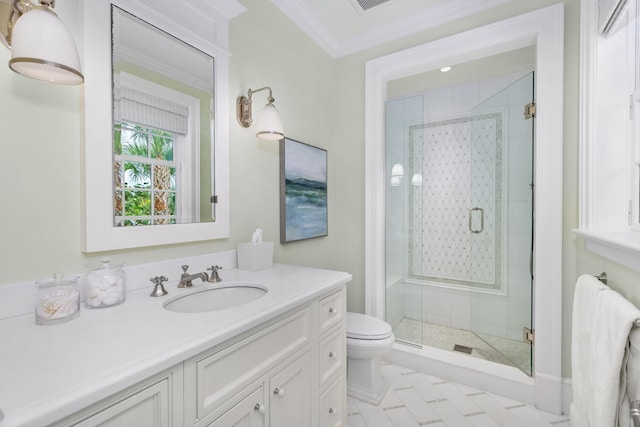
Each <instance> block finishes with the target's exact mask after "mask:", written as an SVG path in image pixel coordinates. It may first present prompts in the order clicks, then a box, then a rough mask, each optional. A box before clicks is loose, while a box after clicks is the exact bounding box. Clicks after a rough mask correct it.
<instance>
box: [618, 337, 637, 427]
mask: <svg viewBox="0 0 640 427" xmlns="http://www.w3.org/2000/svg"><path fill="white" fill-rule="evenodd" d="M626 368H627V369H626V372H623V375H622V377H621V378H623V379H626V385H627V387H626V393H623V397H622V402H621V403H620V411H619V420H620V427H631V426H633V422H632V420H631V418H630V416H629V414H630V413H631V402H633V401H640V328H633V329H632V330H631V333H630V334H629V357H628V360H627V366H626Z"/></svg>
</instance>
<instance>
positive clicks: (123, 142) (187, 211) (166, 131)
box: [113, 72, 200, 227]
mask: <svg viewBox="0 0 640 427" xmlns="http://www.w3.org/2000/svg"><path fill="white" fill-rule="evenodd" d="M115 82H116V87H115V88H114V92H115V93H116V96H115V97H114V128H113V155H114V157H113V189H114V195H113V216H114V226H116V227H129V226H140V225H162V224H177V223H188V222H197V221H199V219H200V206H199V199H200V198H199V197H198V188H199V185H198V179H196V178H193V177H199V176H200V171H199V169H200V168H199V161H198V158H199V144H198V140H199V138H197V137H196V135H197V134H198V132H197V129H199V126H200V124H199V123H200V116H199V111H200V109H199V100H197V99H195V98H191V97H189V96H187V95H185V94H184V93H178V92H174V91H172V90H171V89H169V88H167V87H164V86H158V85H156V84H155V83H153V82H150V81H147V80H144V79H141V78H139V77H136V76H133V75H130V74H128V73H124V72H120V73H119V74H118V76H117V79H115Z"/></svg>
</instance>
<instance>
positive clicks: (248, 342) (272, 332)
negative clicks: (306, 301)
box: [185, 307, 310, 420]
mask: <svg viewBox="0 0 640 427" xmlns="http://www.w3.org/2000/svg"><path fill="white" fill-rule="evenodd" d="M309 333H310V313H309V308H308V307H307V308H306V309H304V310H302V311H299V312H297V313H295V314H293V315H291V316H289V317H287V318H285V319H283V320H281V321H279V322H277V323H275V324H272V325H271V326H269V327H267V328H265V329H263V330H260V331H258V332H256V333H255V334H253V335H251V336H249V337H247V338H245V339H243V340H242V341H239V342H237V343H235V344H233V345H231V346H229V347H227V348H224V349H222V350H220V351H219V352H216V353H213V354H211V353H209V354H208V355H205V357H202V358H200V359H198V358H195V359H192V361H193V362H192V363H191V364H190V365H192V366H189V367H187V366H185V368H187V369H190V375H191V376H192V378H193V380H194V382H195V405H196V414H195V415H196V419H198V420H200V419H202V418H203V417H205V416H206V415H207V414H209V413H211V412H212V411H214V410H216V409H217V408H218V407H219V406H220V405H222V404H223V403H224V402H225V401H226V400H227V399H228V397H229V395H230V393H234V392H237V391H239V390H240V389H241V388H242V387H244V386H246V384H247V383H249V382H250V381H253V380H255V379H256V378H257V377H258V376H260V375H262V374H264V373H265V372H266V371H267V370H268V369H270V368H272V367H273V366H275V365H276V364H277V363H279V362H281V361H282V360H283V359H284V358H286V357H287V356H289V355H291V354H293V353H294V352H295V351H297V350H299V349H301V348H302V347H304V346H305V345H308V343H309Z"/></svg>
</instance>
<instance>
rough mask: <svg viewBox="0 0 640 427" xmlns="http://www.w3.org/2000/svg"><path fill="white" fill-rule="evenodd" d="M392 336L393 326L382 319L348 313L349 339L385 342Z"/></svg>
mask: <svg viewBox="0 0 640 427" xmlns="http://www.w3.org/2000/svg"><path fill="white" fill-rule="evenodd" d="M390 336H391V326H390V325H389V324H388V323H387V322H385V321H383V320H380V319H377V318H375V317H372V316H367V315H365V314H360V313H347V338H351V339H358V340H383V339H385V338H389V337H390Z"/></svg>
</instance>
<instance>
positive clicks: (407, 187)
mask: <svg viewBox="0 0 640 427" xmlns="http://www.w3.org/2000/svg"><path fill="white" fill-rule="evenodd" d="M385 112H386V118H385V171H386V172H385V230H386V231H385V320H386V322H387V323H389V324H390V325H391V327H392V328H393V333H394V335H395V337H396V340H397V341H399V342H403V343H406V344H410V345H414V346H417V347H420V346H421V345H422V329H423V322H422V320H423V319H422V317H423V310H422V301H423V297H422V294H423V287H422V284H420V283H416V282H415V281H408V280H407V278H408V277H410V276H411V275H412V272H413V271H419V270H421V265H422V263H423V258H422V256H421V253H422V247H421V244H422V243H421V241H416V240H415V238H414V236H421V235H422V231H421V230H416V229H415V228H416V227H421V226H422V225H421V224H422V221H412V220H411V218H412V215H421V213H420V212H417V210H420V209H421V208H422V192H421V191H419V190H417V189H421V188H422V187H421V186H422V182H423V178H422V177H423V171H422V165H423V164H424V162H423V161H422V156H423V153H422V150H421V149H420V148H415V149H414V148H412V147H419V146H421V144H413V143H412V138H421V135H422V134H421V132H422V123H423V97H422V96H411V97H406V98H401V99H395V100H390V101H388V102H387V103H386V111H385ZM408 242H412V243H410V244H407V243H408Z"/></svg>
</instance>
